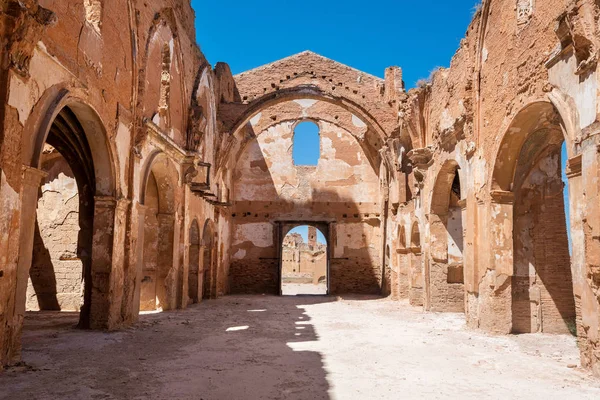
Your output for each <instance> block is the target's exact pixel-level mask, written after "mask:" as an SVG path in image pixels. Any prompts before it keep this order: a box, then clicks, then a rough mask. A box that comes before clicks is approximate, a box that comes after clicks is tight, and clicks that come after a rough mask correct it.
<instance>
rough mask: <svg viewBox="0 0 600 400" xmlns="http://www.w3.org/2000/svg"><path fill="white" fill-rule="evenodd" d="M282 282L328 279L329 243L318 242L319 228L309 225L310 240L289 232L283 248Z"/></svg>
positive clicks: (317, 281) (323, 280)
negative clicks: (305, 240)
mask: <svg viewBox="0 0 600 400" xmlns="http://www.w3.org/2000/svg"><path fill="white" fill-rule="evenodd" d="M281 279H282V284H285V283H286V282H289V283H295V282H297V283H302V284H306V283H310V284H313V285H316V284H318V283H320V282H324V283H326V281H327V245H325V244H322V243H319V242H317V228H315V227H314V226H309V227H308V241H307V242H306V243H305V242H304V238H303V237H302V235H300V234H298V233H288V234H287V236H286V237H285V238H283V246H282V248H281Z"/></svg>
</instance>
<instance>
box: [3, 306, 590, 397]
mask: <svg viewBox="0 0 600 400" xmlns="http://www.w3.org/2000/svg"><path fill="white" fill-rule="evenodd" d="M76 319H77V315H76V314H46V313H44V314H33V315H29V316H28V320H27V322H26V328H25V332H24V337H23V345H24V354H23V358H24V360H25V362H26V365H24V366H20V367H12V368H10V369H9V370H7V371H5V372H4V373H0V399H6V400H9V399H10V400H17V399H205V400H211V399H228V400H229V399H442V398H444V399H447V398H452V399H458V398H460V399H480V400H481V399H600V380H595V379H594V378H591V377H590V376H589V375H588V373H587V372H584V371H582V370H580V369H579V368H569V366H570V367H573V366H572V365H570V364H577V363H578V353H577V349H576V347H575V339H574V338H572V337H568V336H551V335H541V334H535V335H523V336H508V337H507V336H489V335H485V334H483V333H480V332H473V331H469V330H466V329H465V326H464V322H463V318H462V317H461V315H458V314H423V313H421V312H420V310H419V309H415V308H412V307H410V306H409V305H407V304H406V303H397V302H391V301H388V300H385V299H372V298H352V299H349V300H348V299H336V298H328V297H268V296H255V297H252V296H232V297H226V298H222V299H219V300H211V301H205V302H203V303H202V304H199V305H195V306H192V307H191V308H190V309H188V310H185V311H181V312H169V313H163V314H149V315H144V316H142V317H141V322H140V323H139V325H138V326H137V327H135V328H132V329H129V330H125V331H122V332H115V333H103V332H84V331H79V330H75V329H73V328H72V325H73V324H75V323H76Z"/></svg>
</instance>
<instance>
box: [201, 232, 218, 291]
mask: <svg viewBox="0 0 600 400" xmlns="http://www.w3.org/2000/svg"><path fill="white" fill-rule="evenodd" d="M216 250H217V241H216V237H215V229H214V227H213V223H212V221H206V223H205V224H204V231H203V232H202V249H201V255H202V298H203V299H214V298H216V297H217V262H216V261H217V260H216V255H217V254H216V253H217V251H216Z"/></svg>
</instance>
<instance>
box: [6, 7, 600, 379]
mask: <svg viewBox="0 0 600 400" xmlns="http://www.w3.org/2000/svg"><path fill="white" fill-rule="evenodd" d="M522 5H523V4H520V5H519V7H517V2H516V0H515V1H505V0H484V1H483V3H482V5H481V7H480V9H478V11H477V12H476V13H475V15H474V18H473V21H472V23H471V24H470V26H469V27H468V30H467V32H466V36H465V38H464V39H463V40H462V41H461V44H460V48H459V49H458V51H457V52H456V54H455V56H454V57H453V59H452V60H451V62H450V66H449V68H442V69H440V70H438V71H436V72H434V73H433V74H432V76H431V79H430V80H428V81H424V82H421V83H420V84H419V87H417V88H415V89H411V90H409V91H405V89H404V83H403V81H402V70H401V69H400V68H398V67H391V68H388V69H387V70H386V71H385V72H384V78H383V79H381V78H378V77H375V76H372V75H369V74H366V73H364V72H361V71H357V70H355V69H353V68H351V67H348V66H345V65H343V64H340V63H337V62H335V61H332V60H329V59H327V58H325V57H322V56H319V55H317V54H314V53H312V52H308V51H307V52H303V53H300V54H297V55H294V56H291V57H288V58H285V59H283V60H279V61H276V62H274V63H272V64H269V65H266V66H263V67H259V68H257V69H254V70H251V71H247V72H244V73H242V74H240V75H237V76H232V74H231V71H230V70H229V67H228V66H227V64H224V63H219V64H217V65H216V66H215V67H214V68H212V67H211V66H210V65H209V64H208V62H207V61H206V59H205V58H204V56H203V55H202V53H201V51H200V49H199V48H198V46H197V44H196V42H195V31H194V13H193V11H192V9H191V5H190V3H189V2H180V1H172V0H151V1H147V2H145V3H143V4H138V3H136V2H133V1H123V2H98V1H89V0H68V1H64V0H60V1H59V0H44V1H41V0H40V1H37V0H26V1H13V0H8V1H7V2H5V3H3V4H2V5H0V39H1V40H0V43H2V55H1V56H0V57H1V61H2V62H1V63H0V100H1V102H0V107H2V108H1V111H0V124H1V125H0V127H1V129H2V131H1V133H0V199H1V202H0V228H1V230H0V231H1V232H2V234H1V235H0V364H2V365H5V364H8V363H11V362H13V361H15V360H17V359H19V355H20V339H19V338H20V331H21V329H22V324H23V318H24V311H25V299H26V292H27V284H26V282H27V278H28V275H29V268H30V265H31V259H32V250H33V248H34V243H33V235H34V219H32V216H33V215H35V207H36V204H37V196H38V190H39V187H40V184H41V182H42V181H43V179H45V174H44V173H43V171H41V170H40V169H39V168H40V164H39V161H40V160H39V155H40V153H41V149H42V146H43V145H44V142H45V140H46V135H47V132H48V130H49V129H50V127H51V126H52V124H53V123H54V120H55V117H56V116H57V115H58V114H59V112H61V110H62V109H63V108H64V107H67V108H69V109H70V110H72V111H73V113H74V115H75V116H76V117H77V119H78V120H79V122H80V123H81V126H82V129H83V131H84V134H83V135H82V139H83V142H87V143H88V145H89V147H90V150H91V153H92V158H93V160H91V161H92V164H93V167H94V170H95V175H96V181H95V185H96V187H95V188H94V195H95V198H94V203H95V204H94V232H93V238H94V248H93V251H92V255H91V257H92V264H91V265H92V267H91V268H92V279H93V285H92V289H93V294H92V297H91V298H92V300H91V301H92V308H91V313H92V315H91V325H92V327H93V328H98V329H119V328H121V327H124V326H127V325H130V324H132V323H134V322H135V321H136V320H137V315H138V311H139V307H140V286H141V280H142V278H143V277H142V271H143V268H144V253H145V252H147V251H154V250H156V249H154V248H153V246H147V243H145V242H144V227H145V221H146V218H147V217H148V215H147V213H148V212H149V209H150V207H149V206H148V204H146V201H145V192H146V188H147V182H148V178H149V176H150V174H152V173H157V174H160V172H159V171H158V170H157V169H156V168H157V164H156V162H161V163H167V164H168V165H169V166H170V167H169V168H171V170H172V171H173V173H172V174H171V175H169V176H170V183H169V184H168V185H158V186H159V187H158V189H157V190H158V192H159V193H158V198H159V199H160V198H163V199H167V200H166V201H168V202H170V204H169V207H168V209H169V214H170V215H172V223H173V225H172V227H173V229H172V236H171V234H169V238H168V239H169V241H170V242H172V243H173V254H172V257H171V259H169V260H168V261H167V262H166V264H168V266H169V277H168V279H169V284H168V288H167V289H168V290H167V297H168V299H167V302H168V304H169V306H168V308H182V307H186V306H187V304H188V303H189V301H190V300H189V296H188V294H189V290H188V284H189V282H188V275H189V271H190V266H191V262H192V261H193V260H190V252H189V249H190V246H192V244H191V243H190V226H191V224H192V221H197V223H198V226H199V235H200V236H201V237H200V238H199V242H200V244H199V251H198V253H199V258H200V259H199V261H198V266H199V267H198V280H199V288H202V290H204V289H207V290H208V291H207V292H205V293H202V294H201V295H199V298H200V299H201V298H203V297H204V298H206V297H216V296H220V295H226V294H229V293H240V292H244V293H247V292H259V293H267V292H269V293H275V292H276V291H277V288H278V282H277V278H278V271H279V268H280V265H279V264H280V261H279V259H280V251H281V249H280V248H279V245H280V241H281V240H282V238H281V237H280V236H281V235H282V233H283V231H282V229H283V228H282V227H283V226H284V224H286V223H299V222H311V221H312V222H318V223H322V224H325V225H326V226H327V227H328V229H327V232H328V238H327V239H328V241H329V242H330V244H331V252H330V259H329V265H330V271H331V276H330V279H331V287H330V289H331V292H332V293H343V292H352V293H383V294H387V292H388V291H389V292H390V293H391V294H392V297H393V298H394V299H396V298H398V299H400V298H409V299H410V301H411V304H413V305H419V306H421V305H423V306H424V307H425V309H431V308H432V307H431V305H432V304H436V307H437V308H438V309H439V310H441V311H443V310H444V309H445V307H444V305H445V304H446V305H447V304H450V303H452V307H449V308H451V309H453V310H455V309H456V310H458V309H460V310H461V311H464V312H465V318H466V321H467V324H468V326H469V327H471V328H474V329H483V330H486V331H490V332H495V333H510V332H511V330H512V329H513V325H512V321H513V317H514V315H513V309H512V302H513V299H512V297H511V288H512V284H513V280H514V277H515V265H514V263H515V254H514V253H515V250H514V248H513V246H514V231H515V229H516V228H515V221H517V223H518V222H519V220H518V216H519V213H518V212H515V199H516V198H518V196H516V193H515V192H516V190H517V189H516V186H515V182H516V181H517V180H518V178H519V177H518V176H517V175H518V174H516V173H515V171H517V170H518V168H521V169H523V168H525V166H523V165H529V166H530V167H531V165H533V163H529V164H519V161H520V154H521V149H522V147H523V144H524V143H526V140H527V139H528V138H529V137H530V136H531V135H533V134H535V133H536V132H539V131H540V129H550V130H551V131H552V132H553V135H552V137H553V138H559V137H560V138H563V139H564V140H565V141H566V144H567V151H568V158H569V160H568V168H567V176H568V178H569V189H570V199H569V200H570V201H569V211H570V213H569V214H570V228H571V233H572V235H571V240H572V247H573V252H572V255H571V257H570V261H571V263H570V264H571V268H570V272H571V275H572V279H573V298H574V301H575V303H576V305H577V334H578V336H579V343H580V348H581V352H582V364H583V365H584V366H585V367H588V368H590V369H593V370H594V371H595V372H596V373H598V374H600V269H599V268H598V265H599V264H600V259H599V257H600V241H599V240H598V237H600V233H599V232H600V202H599V195H598V194H599V192H600V186H599V184H600V179H599V177H598V174H599V173H598V171H600V168H599V165H598V163H599V156H598V154H599V153H598V146H599V145H600V142H599V139H598V137H599V136H598V127H599V126H600V124H599V123H598V110H599V107H600V104H599V102H598V76H599V75H598V71H597V68H598V66H597V56H598V55H597V49H598V42H599V41H600V39H599V38H600V35H599V34H598V31H597V20H598V16H599V15H600V11H599V6H598V3H597V2H596V1H594V0H547V1H543V2H541V1H537V2H532V3H530V4H525V5H527V6H528V7H527V8H522V7H521V6H522ZM167 56H168V57H167ZM302 120H311V121H314V122H316V123H317V124H318V125H319V127H320V130H321V139H320V143H321V144H320V153H321V159H320V161H319V164H318V165H317V166H316V167H298V166H294V165H293V161H292V158H291V146H292V144H293V128H294V126H295V124H296V123H298V122H299V121H302ZM553 140H554V139H553ZM556 144H557V143H541V144H540V148H544V146H550V145H556ZM556 161H557V160H554V162H555V163H556ZM450 164H452V165H455V166H456V167H458V175H459V177H460V188H461V196H460V197H461V198H460V199H458V202H459V204H458V206H460V207H461V218H462V225H463V228H464V229H463V235H464V236H463V238H462V239H463V243H464V247H463V251H462V262H463V266H462V267H463V270H464V276H463V278H464V289H463V288H462V287H461V289H460V291H456V290H454V291H452V296H453V297H455V298H453V300H452V301H449V300H448V299H449V297H448V296H449V293H450V290H449V286H445V285H442V286H441V287H440V288H437V287H436V288H433V289H435V290H432V274H431V272H430V271H432V267H433V266H434V264H435V263H437V264H439V263H440V262H441V261H444V260H443V258H444V257H439V256H438V255H439V254H438V253H439V252H438V250H439V249H436V248H435V247H436V243H434V239H435V237H436V236H437V235H438V229H437V228H444V226H445V229H446V232H445V233H446V234H448V232H447V230H448V229H447V228H448V224H446V225H444V222H447V216H448V215H447V213H446V211H444V210H443V209H442V208H438V207H434V205H437V204H440V203H443V202H448V198H446V197H445V196H446V193H447V191H443V190H441V191H440V190H436V187H437V186H438V185H437V183H436V182H438V181H439V179H440V174H441V173H447V171H446V169H445V166H448V165H450ZM518 165H521V167H518ZM153 168H154V170H153ZM531 168H533V167H531ZM153 171H154V172H153ZM523 171H524V169H523ZM527 173H528V174H529V172H527ZM528 176H530V178H531V177H532V176H533V175H528ZM515 178H517V179H515ZM540 182H541V181H534V180H533V179H532V178H531V179H530V181H529V186H531V187H530V189H535V187H537V186H536V185H538V186H539V184H540ZM440 193H441V194H440ZM436 196H442V198H438V197H436ZM548 204H550V203H548ZM451 214H452V215H453V216H454V218H455V219H456V218H457V216H458V214H457V211H456V210H453V211H452V212H451ZM432 222H433V223H434V224H437V225H436V226H435V227H432ZM440 222H441V224H440ZM415 227H417V229H415ZM563 228H564V227H563ZM451 230H452V229H451ZM414 231H416V232H417V233H416V236H418V239H419V240H418V241H417V240H415V238H414V237H413V236H414V235H413V232H414ZM402 232H403V234H402ZM439 232H442V234H443V233H444V230H443V229H442V230H441V231H439ZM457 232H458V228H457V229H455V230H454V232H452V234H453V235H454V236H456V235H457ZM206 235H209V236H210V237H206ZM446 239H448V237H446ZM455 239H456V237H454V238H453V241H449V242H448V243H450V246H451V245H452V243H458V242H459V241H460V240H458V241H457V240H455ZM417 242H418V243H417ZM442 242H443V241H442ZM438 244H439V243H438ZM448 250H449V248H448V247H446V248H445V249H443V251H441V253H444V254H443V255H446V257H447V258H452V259H453V260H455V261H456V260H458V259H459V258H460V257H458V253H457V252H456V249H454V248H452V249H450V252H449V255H450V257H448ZM194 268H195V267H194ZM530 272H531V273H532V274H533V272H532V271H530ZM559 272H560V271H559ZM204 277H208V278H209V279H210V282H204V283H206V284H204V283H202V282H201V280H202V279H203V278H204ZM434 278H435V277H434ZM454 278H456V277H454ZM454 278H453V279H454ZM434 280H435V279H434ZM439 282H443V280H441V281H439ZM439 282H438V283H439ZM438 289H439V290H438ZM454 289H456V287H455V288H454ZM440 293H441V295H440V296H442V297H439V298H438V297H436V296H438V294H440ZM443 296H446V297H445V298H444V297H443ZM463 297H464V299H463ZM460 299H462V300H460ZM459 300H460V301H464V303H463V304H462V306H461V307H457V305H460V304H459ZM436 307H434V309H436Z"/></svg>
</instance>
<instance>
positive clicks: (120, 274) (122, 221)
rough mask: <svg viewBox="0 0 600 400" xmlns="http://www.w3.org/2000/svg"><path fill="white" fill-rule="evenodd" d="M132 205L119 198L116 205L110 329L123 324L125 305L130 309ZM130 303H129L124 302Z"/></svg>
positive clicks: (126, 200) (128, 201) (129, 201)
mask: <svg viewBox="0 0 600 400" xmlns="http://www.w3.org/2000/svg"><path fill="white" fill-rule="evenodd" d="M130 206H131V200H129V199H119V200H117V203H116V207H115V217H114V226H113V243H112V247H113V251H112V269H111V274H110V293H111V297H110V310H109V315H110V318H109V323H108V327H109V328H108V329H116V328H119V327H120V326H122V325H123V323H124V316H123V314H122V312H121V310H122V309H123V307H125V309H130V308H131V307H132V304H129V301H128V299H127V297H126V296H125V278H126V277H125V263H126V259H125V248H126V240H127V215H128V214H129V209H130ZM124 303H128V304H124Z"/></svg>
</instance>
